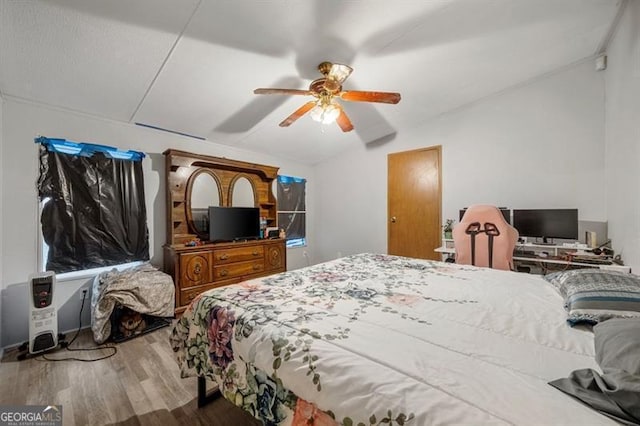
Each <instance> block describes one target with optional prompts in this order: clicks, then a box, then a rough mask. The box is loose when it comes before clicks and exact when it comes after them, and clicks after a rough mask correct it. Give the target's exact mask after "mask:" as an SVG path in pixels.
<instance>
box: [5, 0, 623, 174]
mask: <svg viewBox="0 0 640 426" xmlns="http://www.w3.org/2000/svg"><path fill="white" fill-rule="evenodd" d="M0 2H1V3H0V5H1V6H0V14H1V21H0V25H1V26H0V92H1V93H2V95H3V96H7V97H15V98H22V99H27V100H31V101H34V102H39V103H44V104H47V105H52V106H57V107H62V108H66V109H70V110H76V111H81V112H84V113H89V114H92V115H96V116H101V117H106V118H109V119H113V120H119V121H125V122H131V123H144V124H147V125H151V126H156V127H161V128H165V129H169V130H172V131H176V132H182V133H187V134H190V135H195V136H198V137H203V138H206V139H208V140H210V141H213V142H218V143H222V144H228V145H232V146H236V147H240V148H244V149H249V150H253V151H260V152H267V153H270V154H273V155H277V156H282V157H285V158H290V159H294V160H298V161H301V162H306V163H309V164H314V163H317V162H319V161H322V160H323V159H325V158H328V157H330V156H333V155H336V154H337V153H339V152H340V151H341V150H344V149H347V148H350V147H353V146H355V145H357V144H367V143H371V142H374V141H377V140H383V141H390V140H392V139H393V138H394V137H396V135H397V136H398V137H400V135H402V132H403V129H407V128H411V127H413V126H417V125H419V124H420V123H423V122H424V121H425V120H427V119H429V118H431V117H434V116H436V115H438V114H441V113H443V112H446V111H449V110H451V109H454V108H457V107H459V106H461V105H464V104H467V103H469V102H473V101H474V100H477V99H480V98H482V97H485V96H488V95H490V94H492V93H496V92H499V91H501V90H504V89H505V88H508V87H511V86H514V85H517V84H519V83H522V82H525V81H528V80H530V79H532V78H535V77H536V76H539V75H541V74H545V73H548V72H550V71H553V70H556V69H558V68H561V67H564V66H566V65H569V64H572V63H574V62H576V61H579V60H582V59H584V58H588V57H591V56H593V55H595V54H597V53H598V52H599V49H601V48H602V45H603V43H604V42H605V41H606V39H607V35H608V33H609V31H610V30H611V27H612V23H613V22H614V19H615V16H616V13H617V11H618V8H619V7H620V0H413V1H411V0H394V1H389V0H353V1H341V0H307V1H302V0H263V1H255V0H252V1H249V0H235V1H231V0H109V1H104V0H47V1H44V0H43V1H35V0H26V1H17V0H0ZM324 60H329V61H332V62H338V63H345V64H348V65H350V66H352V67H353V68H354V72H353V74H352V75H351V77H349V79H348V80H347V81H346V82H345V85H344V88H345V90H348V89H354V90H378V91H392V92H400V93H401V94H402V101H401V102H400V103H399V104H397V105H385V104H366V103H348V102H343V105H344V108H345V110H346V112H347V113H348V114H349V116H350V117H351V119H352V121H353V124H354V126H355V131H353V132H351V133H346V134H345V133H342V132H341V131H340V130H339V128H338V127H337V126H336V125H335V124H334V125H331V126H322V125H320V124H318V123H316V122H314V121H312V120H311V119H310V118H309V117H303V118H301V119H300V120H298V121H297V122H296V123H294V124H293V125H292V126H291V127H288V128H281V127H278V123H279V122H280V121H282V120H283V119H284V118H285V117H287V116H288V115H289V114H291V113H292V112H293V111H294V110H295V109H296V108H298V107H299V106H301V105H302V104H303V103H304V102H306V101H308V100H310V99H309V98H305V97H301V96H288V97H287V96H284V97H283V96H276V95H273V96H264V95H263V96H259V95H254V94H253V89H255V88H258V87H282V88H299V89H306V88H307V86H308V84H309V82H310V81H311V80H313V79H315V78H318V77H320V74H319V73H318V72H317V70H316V67H317V65H318V64H319V63H320V62H322V61H324ZM176 148H179V147H176Z"/></svg>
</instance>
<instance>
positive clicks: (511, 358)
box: [171, 254, 616, 426]
mask: <svg viewBox="0 0 640 426" xmlns="http://www.w3.org/2000/svg"><path fill="white" fill-rule="evenodd" d="M566 317H567V313H566V312H565V310H564V309H563V300H562V297H561V296H560V294H559V293H558V291H557V290H556V289H555V288H554V287H553V286H552V285H550V284H549V283H548V282H547V281H545V280H544V279H543V278H541V277H540V276H536V275H530V274H522V273H514V272H508V271H498V270H492V269H486V268H476V267H472V266H465V265H456V264H450V263H442V262H433V261H427V260H418V259H409V258H403V257H396V256H390V255H379V254H359V255H354V256H349V257H345V258H341V259H337V260H333V261H330V262H327V263H322V264H318V265H314V266H311V267H307V268H303V269H299V270H294V271H290V272H285V273H282V274H277V275H272V276H269V277H264V278H259V279H255V280H251V281H246V282H243V283H239V284H235V285H231V286H227V287H223V288H219V289H214V290H211V291H208V292H205V293H203V294H202V295H200V296H198V297H197V299H195V300H194V301H193V302H192V303H191V304H190V306H189V307H188V309H187V310H186V311H185V312H184V314H183V316H182V317H181V318H180V319H179V320H178V321H177V322H176V324H175V325H174V328H173V330H172V333H171V344H172V347H173V350H174V352H175V356H176V360H177V362H178V364H179V366H180V369H181V374H182V376H184V377H187V376H200V377H207V378H210V379H212V380H214V381H215V382H216V383H217V384H218V386H219V389H220V392H221V393H222V395H223V396H224V397H225V398H226V399H228V400H229V401H231V402H232V403H234V404H235V405H237V406H239V407H241V408H242V409H244V410H246V411H248V412H249V413H250V414H252V415H253V416H254V417H256V418H258V419H260V420H262V422H263V423H264V424H268V425H290V424H291V425H306V424H314V425H316V426H317V425H335V424H341V425H345V426H350V425H379V424H382V425H385V424H393V425H396V424H397V425H401V426H402V425H431V424H447V425H449V424H518V425H524V424H536V425H540V424H554V425H558V424H598V425H606V424H616V423H615V422H614V421H613V420H611V419H609V418H608V417H606V416H603V415H601V414H599V413H598V412H597V411H594V410H591V409H590V408H588V407H586V406H584V405H582V404H581V403H580V402H579V401H577V400H576V399H574V398H572V397H570V396H568V395H566V394H564V393H562V392H560V391H558V390H557V389H555V388H553V387H552V386H550V385H549V384H548V382H549V381H550V380H554V379H558V378H560V377H566V376H567V375H568V374H569V373H570V372H571V371H573V370H576V369H584V368H589V369H594V370H598V365H597V363H596V361H595V359H594V346H593V334H592V332H591V331H590V330H588V329H581V328H571V327H569V326H567V324H566Z"/></svg>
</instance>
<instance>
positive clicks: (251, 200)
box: [231, 176, 256, 207]
mask: <svg viewBox="0 0 640 426" xmlns="http://www.w3.org/2000/svg"><path fill="white" fill-rule="evenodd" d="M255 205H256V200H255V197H254V192H253V185H252V184H251V181H250V180H249V179H247V178H246V177H244V176H241V177H240V178H238V179H237V180H236V181H235V182H234V183H233V192H232V193H231V206H232V207H255Z"/></svg>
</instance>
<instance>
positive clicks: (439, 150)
mask: <svg viewBox="0 0 640 426" xmlns="http://www.w3.org/2000/svg"><path fill="white" fill-rule="evenodd" d="M432 150H435V151H436V153H437V158H438V190H437V191H438V201H437V203H438V206H437V216H438V225H437V226H438V229H437V232H436V233H437V235H439V236H440V238H439V239H438V241H437V242H436V246H435V247H434V248H437V247H439V246H440V245H441V244H442V145H432V146H428V147H424V148H417V149H410V150H406V151H397V152H390V153H388V154H387V253H389V244H390V241H391V217H392V213H391V203H390V193H389V188H388V184H389V156H391V155H393V154H408V153H412V152H421V151H432ZM433 257H434V259H436V258H437V259H438V260H439V259H440V257H441V256H440V255H439V254H438V253H436V252H435V251H434V256H433Z"/></svg>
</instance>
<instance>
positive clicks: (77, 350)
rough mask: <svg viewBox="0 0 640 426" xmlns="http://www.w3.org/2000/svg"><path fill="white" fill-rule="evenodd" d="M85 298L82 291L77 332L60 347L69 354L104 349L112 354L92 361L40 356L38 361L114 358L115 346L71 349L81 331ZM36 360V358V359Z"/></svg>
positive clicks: (85, 294)
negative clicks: (110, 350)
mask: <svg viewBox="0 0 640 426" xmlns="http://www.w3.org/2000/svg"><path fill="white" fill-rule="evenodd" d="M86 298H87V290H86V289H84V290H82V304H81V305H80V315H79V319H78V331H76V334H75V336H73V338H72V339H71V341H70V342H68V343H67V342H65V341H61V342H60V346H61V347H62V348H65V349H66V350H68V351H70V352H84V351H101V350H104V349H112V350H113V352H111V353H110V354H108V355H105V356H102V357H100V358H93V359H84V358H76V357H68V358H47V356H46V355H42V359H39V361H81V362H94V361H101V360H103V359H107V358H111V357H112V356H114V355H115V354H117V353H118V348H116V347H115V346H104V345H100V346H94V347H91V348H72V347H71V345H72V344H73V342H75V341H76V339H77V338H78V335H79V334H80V330H81V329H82V310H83V309H84V301H85V299H86ZM36 359H38V358H36Z"/></svg>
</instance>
